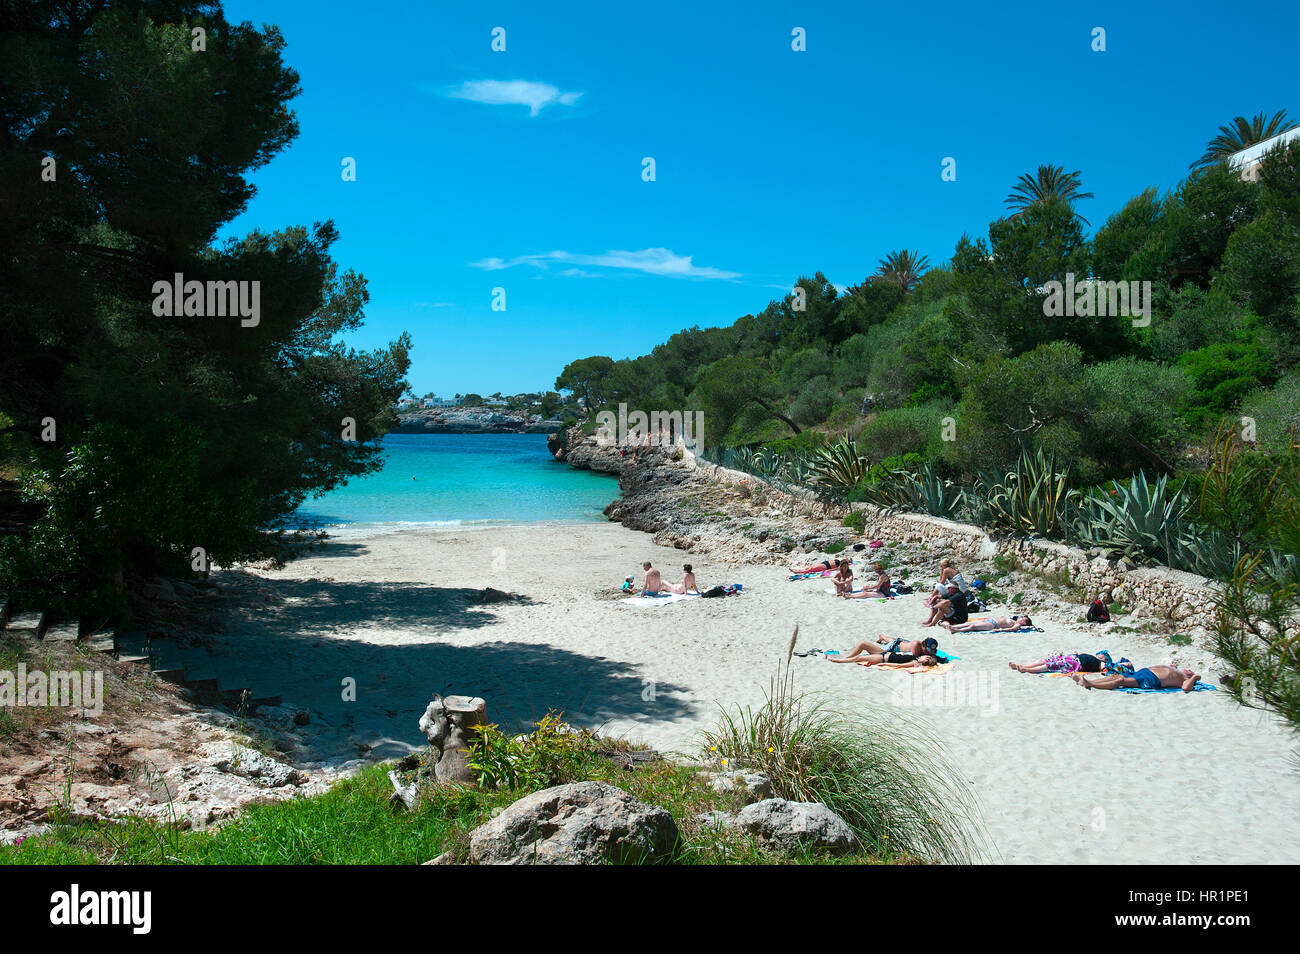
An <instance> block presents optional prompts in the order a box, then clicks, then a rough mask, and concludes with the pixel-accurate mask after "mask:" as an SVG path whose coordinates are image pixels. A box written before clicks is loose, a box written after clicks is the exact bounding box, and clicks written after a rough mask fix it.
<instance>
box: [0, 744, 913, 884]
mask: <svg viewBox="0 0 1300 954" xmlns="http://www.w3.org/2000/svg"><path fill="white" fill-rule="evenodd" d="M390 767H391V765H390V764H389V763H383V764H378V765H374V766H371V767H368V768H366V769H364V770H362V771H361V772H359V773H358V774H357V775H355V776H353V777H351V778H348V779H345V780H343V781H340V782H339V783H337V784H336V785H334V786H333V787H332V788H331V789H330V790H329V791H328V792H325V793H324V794H321V795H319V796H315V797H310V798H295V799H291V800H287V801H283V802H276V803H272V804H265V805H253V806H249V807H247V808H245V809H244V810H243V811H241V812H240V813H239V814H238V815H237V816H236V817H234V818H233V819H231V820H230V821H228V822H226V823H224V824H222V825H220V826H212V827H210V828H208V829H205V830H201V829H190V828H186V827H184V826H182V825H179V824H176V823H174V822H162V821H154V820H146V819H138V818H125V819H105V818H95V819H87V818H75V817H72V816H69V815H67V814H66V813H64V812H62V811H60V810H56V811H54V812H52V814H51V818H50V822H51V829H52V830H51V831H49V832H48V833H45V834H42V835H38V836H34V837H31V838H27V839H25V840H24V841H22V842H21V843H20V844H19V845H17V846H12V847H0V865H6V864H8V865H20V864H41V865H112V864H127V865H162V864H182V865H188V864H192V865H316V864H319V865H413V864H420V863H422V862H425V861H428V860H430V859H432V858H435V857H437V856H438V855H440V854H442V853H443V852H446V851H451V852H452V853H453V857H454V858H457V860H462V859H463V858H464V856H465V854H466V852H467V849H468V845H469V833H470V832H471V831H472V830H473V829H474V828H475V827H477V826H478V825H480V824H482V823H483V822H485V821H487V820H488V819H489V818H491V817H492V815H493V812H494V811H495V810H497V809H501V808H504V807H506V806H507V805H509V804H511V803H512V802H514V801H515V800H517V799H519V798H521V797H523V796H524V795H527V794H529V790H527V789H513V788H507V789H501V790H482V789H472V788H461V787H457V786H446V787H439V788H435V789H433V790H431V791H430V792H429V793H428V794H427V796H426V797H425V798H424V799H423V800H422V801H421V802H420V803H418V804H417V806H416V808H415V810H414V811H410V812H408V811H403V810H400V809H395V808H394V807H393V806H392V805H391V804H390V803H389V796H390V795H391V794H392V791H393V789H392V786H391V784H390V783H389V781H388V777H387V771H388V769H389V768H390ZM576 774H578V775H581V776H582V777H584V778H588V779H592V780H596V781H605V782H609V783H611V784H613V785H617V786H619V787H620V788H623V789H624V790H626V791H628V792H630V793H631V794H632V795H633V796H635V797H636V798H639V799H641V800H643V801H647V802H650V803H652V804H657V805H661V806H663V807H664V808H667V809H668V810H669V811H670V812H672V814H673V816H674V818H676V820H677V822H678V827H679V831H680V839H679V842H678V844H677V846H676V847H675V849H674V851H673V853H672V855H671V857H670V858H668V859H666V861H667V862H668V863H670V864H683V865H693V864H877V863H884V862H887V861H892V862H895V863H899V862H901V863H908V862H914V861H915V860H916V859H915V858H911V857H909V856H907V855H906V854H903V853H899V852H893V853H892V854H890V855H888V856H886V855H885V854H884V853H879V854H877V853H871V852H861V851H859V852H855V853H851V854H845V855H840V856H834V857H832V856H829V855H827V854H825V853H823V852H817V851H813V850H807V851H801V852H796V853H792V854H785V855H780V854H775V853H773V852H770V851H768V850H766V849H764V848H763V847H762V846H760V845H759V844H757V843H756V842H755V841H754V839H753V838H752V837H750V836H746V835H741V834H736V833H731V832H722V833H719V832H717V831H715V830H713V829H712V828H711V827H709V826H707V825H706V824H705V823H703V822H699V821H696V820H695V816H696V815H699V814H702V813H705V812H709V811H714V810H719V809H721V810H734V809H736V808H739V807H740V804H741V802H740V800H739V796H737V795H730V794H720V793H717V792H714V791H712V790H711V789H710V788H709V785H708V782H707V779H706V778H705V777H704V776H703V775H702V774H701V770H700V767H699V766H694V765H684V764H680V763H677V762H672V761H660V762H654V763H650V764H648V765H645V766H642V767H638V768H637V769H636V770H635V771H628V770H626V769H623V768H620V767H619V766H618V765H616V764H615V763H614V762H612V761H610V760H609V759H607V758H602V757H600V756H597V755H594V754H593V755H591V756H590V757H589V758H588V759H587V761H586V762H584V764H583V765H582V766H581V767H580V770H579V771H578V772H576Z"/></svg>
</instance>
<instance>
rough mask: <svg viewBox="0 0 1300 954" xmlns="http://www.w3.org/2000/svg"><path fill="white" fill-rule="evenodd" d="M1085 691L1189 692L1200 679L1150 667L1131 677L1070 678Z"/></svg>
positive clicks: (1172, 668) (1185, 672) (1169, 668)
mask: <svg viewBox="0 0 1300 954" xmlns="http://www.w3.org/2000/svg"><path fill="white" fill-rule="evenodd" d="M1070 678H1071V679H1073V680H1074V681H1075V682H1077V683H1078V684H1079V685H1081V686H1083V688H1085V689H1181V690H1183V692H1191V691H1192V690H1193V689H1195V688H1196V684H1197V683H1198V682H1200V681H1201V677H1200V676H1199V675H1198V674H1196V673H1194V672H1192V671H1191V670H1190V669H1178V668H1177V667H1175V666H1152V667H1151V668H1150V669H1139V670H1138V671H1137V672H1135V673H1133V675H1131V676H1125V675H1121V674H1119V673H1115V674H1113V675H1110V676H1099V677H1097V678H1096V679H1089V678H1088V677H1087V676H1085V675H1083V674H1082V673H1075V674H1074V675H1073V676H1071V677H1070Z"/></svg>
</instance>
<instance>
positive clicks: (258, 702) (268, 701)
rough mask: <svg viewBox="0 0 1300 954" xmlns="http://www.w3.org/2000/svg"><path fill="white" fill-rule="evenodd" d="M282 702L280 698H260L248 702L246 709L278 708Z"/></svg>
mask: <svg viewBox="0 0 1300 954" xmlns="http://www.w3.org/2000/svg"><path fill="white" fill-rule="evenodd" d="M283 702H284V700H283V699H282V698H281V697H280V696H260V697H259V698H257V699H250V700H248V707H249V708H250V709H256V708H257V707H258V706H278V705H280V704H281V703H283Z"/></svg>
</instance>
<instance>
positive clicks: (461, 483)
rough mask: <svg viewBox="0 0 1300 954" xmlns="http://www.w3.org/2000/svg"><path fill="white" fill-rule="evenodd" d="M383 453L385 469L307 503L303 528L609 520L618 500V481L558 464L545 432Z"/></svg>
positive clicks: (440, 438) (394, 447)
mask: <svg viewBox="0 0 1300 954" xmlns="http://www.w3.org/2000/svg"><path fill="white" fill-rule="evenodd" d="M383 447H384V454H385V458H386V459H385V462H384V469H383V470H381V471H379V472H378V473H376V474H372V475H371V476H369V477H362V478H358V479H355V480H353V481H351V482H350V483H348V484H346V485H345V486H343V487H340V488H338V489H337V490H333V491H331V492H329V493H327V494H324V495H323V496H320V497H317V498H315V499H310V500H307V501H306V502H305V503H304V504H303V505H302V507H301V508H300V509H299V511H298V514H299V516H300V517H301V518H302V522H303V523H304V525H306V526H315V527H324V528H327V529H329V530H330V531H331V532H332V533H335V534H338V533H343V534H344V535H346V534H347V533H348V532H349V531H365V532H373V531H374V530H382V529H402V528H406V527H412V526H426V527H439V526H441V527H448V526H463V525H471V524H494V523H532V522H537V521H581V520H604V519H605V517H604V516H603V515H602V513H601V511H602V510H604V509H605V507H606V506H607V505H608V504H609V503H610V501H612V500H613V499H614V498H616V497H617V496H618V481H617V480H616V479H615V478H613V477H610V476H608V475H605V474H593V473H591V472H590V471H586V470H575V469H574V468H572V467H569V466H568V465H567V464H561V463H557V462H556V461H555V460H553V459H552V458H551V455H550V452H548V451H547V449H546V435H545V434H389V435H388V436H387V437H385V438H384V443H383ZM412 478H414V480H412Z"/></svg>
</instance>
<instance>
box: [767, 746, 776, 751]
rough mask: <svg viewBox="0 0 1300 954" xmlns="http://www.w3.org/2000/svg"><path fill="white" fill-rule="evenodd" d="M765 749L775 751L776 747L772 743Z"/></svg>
mask: <svg viewBox="0 0 1300 954" xmlns="http://www.w3.org/2000/svg"><path fill="white" fill-rule="evenodd" d="M767 750H768V751H769V752H775V751H776V747H775V746H772V745H769V746H768V747H767Z"/></svg>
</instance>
